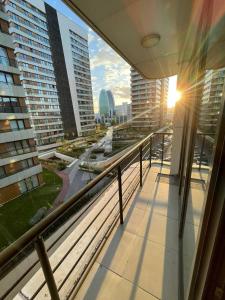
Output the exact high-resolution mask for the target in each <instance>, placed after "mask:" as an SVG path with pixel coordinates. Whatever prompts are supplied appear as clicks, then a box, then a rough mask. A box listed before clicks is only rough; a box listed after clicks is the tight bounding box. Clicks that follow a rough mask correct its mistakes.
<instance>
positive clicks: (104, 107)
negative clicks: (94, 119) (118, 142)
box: [99, 89, 115, 119]
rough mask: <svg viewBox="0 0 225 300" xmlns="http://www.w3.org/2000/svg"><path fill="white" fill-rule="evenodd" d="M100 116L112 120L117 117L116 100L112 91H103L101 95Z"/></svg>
mask: <svg viewBox="0 0 225 300" xmlns="http://www.w3.org/2000/svg"><path fill="white" fill-rule="evenodd" d="M99 114H100V116H101V118H107V119H112V118H113V116H115V100H114V96H113V93H112V92H111V90H104V89H102V90H101V91H100V94H99Z"/></svg>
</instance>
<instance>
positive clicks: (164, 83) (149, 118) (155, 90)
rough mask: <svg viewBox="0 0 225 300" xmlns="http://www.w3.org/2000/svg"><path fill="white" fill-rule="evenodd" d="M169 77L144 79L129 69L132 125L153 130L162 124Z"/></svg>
mask: <svg viewBox="0 0 225 300" xmlns="http://www.w3.org/2000/svg"><path fill="white" fill-rule="evenodd" d="M168 83H169V79H168V78H165V79H161V80H160V79H155V80H148V79H144V78H143V77H142V76H141V75H140V74H139V73H138V72H137V71H136V70H134V69H131V103H132V127H134V128H137V129H138V128H140V129H141V130H146V131H154V130H157V129H158V128H160V127H161V126H163V124H164V121H165V114H166V99H167V94H168Z"/></svg>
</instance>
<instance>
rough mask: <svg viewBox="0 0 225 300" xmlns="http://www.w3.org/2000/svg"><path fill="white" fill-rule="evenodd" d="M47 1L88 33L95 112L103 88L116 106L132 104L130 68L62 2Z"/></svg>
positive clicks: (172, 82)
mask: <svg viewBox="0 0 225 300" xmlns="http://www.w3.org/2000/svg"><path fill="white" fill-rule="evenodd" d="M45 1H46V2H47V3H49V4H50V5H51V6H53V7H55V8H56V9H57V10H58V11H59V12H61V13H62V14H64V15H65V16H67V17H68V18H70V19H71V20H72V21H74V22H75V23H76V24H78V25H80V26H81V27H82V28H84V29H86V30H87V32H88V40H89V53H90V64H91V78H92V89H93V98H94V109H95V112H97V111H98V97H99V93H100V90H101V89H102V88H104V89H110V90H111V91H112V92H113V95H114V98H115V102H116V105H117V104H121V103H122V102H130V66H129V65H128V64H127V63H126V62H125V61H124V60H123V59H122V58H121V57H120V56H119V55H118V54H117V53H116V52H115V51H114V50H113V49H112V48H111V47H109V46H108V45H107V44H106V43H105V42H104V41H103V40H102V39H101V38H100V37H99V36H98V35H97V34H96V33H95V32H93V30H91V28H89V27H88V26H87V25H86V24H85V23H84V22H83V21H82V20H81V19H80V18H79V17H78V16H77V15H76V14H74V13H73V12H72V11H71V10H70V8H69V7H67V6H66V5H65V4H64V3H63V2H62V1H61V0H45ZM90 1H91V0H90ZM174 82H175V80H174V79H173V80H172V81H171V80H170V86H171V85H173V87H172V88H173V89H174Z"/></svg>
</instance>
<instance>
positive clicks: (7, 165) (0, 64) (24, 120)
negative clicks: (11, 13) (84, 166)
mask: <svg viewBox="0 0 225 300" xmlns="http://www.w3.org/2000/svg"><path fill="white" fill-rule="evenodd" d="M19 74H20V72H19V69H18V68H17V64H16V60H15V56H14V45H13V41H12V37H11V36H10V34H9V25H8V18H7V15H6V14H5V13H4V11H3V7H2V6H0V189H1V193H0V203H5V202H7V201H9V200H12V199H14V198H16V197H18V196H19V195H21V194H22V193H25V192H27V191H30V190H31V189H33V188H35V187H37V186H39V185H40V184H41V183H42V175H41V171H42V169H41V165H40V164H39V162H38V158H37V150H36V146H35V141H34V132H33V129H32V128H31V126H30V120H29V114H28V112H27V107H26V105H25V94H24V89H23V86H22V85H21V82H20V78H19Z"/></svg>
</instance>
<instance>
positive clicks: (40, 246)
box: [34, 236, 60, 300]
mask: <svg viewBox="0 0 225 300" xmlns="http://www.w3.org/2000/svg"><path fill="white" fill-rule="evenodd" d="M34 245H35V249H36V251H37V254H38V257H39V260H40V263H41V267H42V270H43V273H44V276H45V280H46V283H47V285H48V289H49V292H50V295H51V299H54V300H60V298H59V293H58V290H57V286H56V283H55V279H54V275H53V272H52V269H51V265H50V262H49V259H48V253H47V251H46V249H45V244H44V241H43V238H42V237H40V236H39V237H37V239H36V241H35V242H34Z"/></svg>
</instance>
